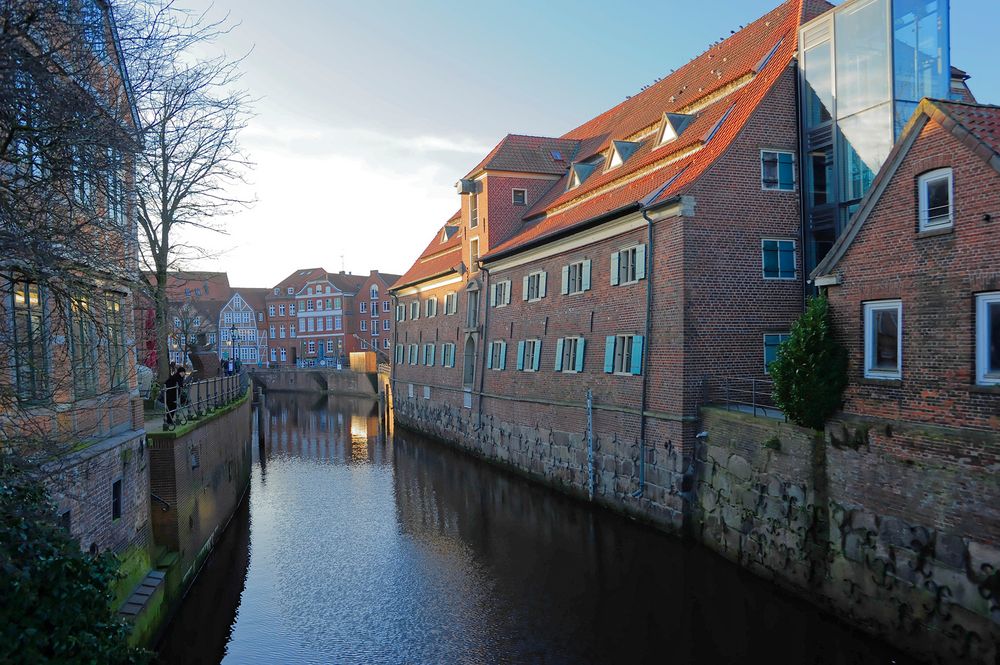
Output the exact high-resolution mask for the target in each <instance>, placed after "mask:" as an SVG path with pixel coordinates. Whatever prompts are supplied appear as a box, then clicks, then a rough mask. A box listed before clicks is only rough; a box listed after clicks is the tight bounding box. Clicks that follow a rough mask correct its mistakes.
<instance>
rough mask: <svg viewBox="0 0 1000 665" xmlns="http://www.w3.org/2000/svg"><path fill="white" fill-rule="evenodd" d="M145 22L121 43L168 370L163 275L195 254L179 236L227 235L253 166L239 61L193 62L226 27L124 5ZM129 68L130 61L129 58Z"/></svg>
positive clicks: (145, 246)
mask: <svg viewBox="0 0 1000 665" xmlns="http://www.w3.org/2000/svg"><path fill="white" fill-rule="evenodd" d="M129 11H130V14H131V15H133V16H137V17H143V18H142V20H132V21H131V22H130V24H131V25H136V26H139V27H140V28H143V29H144V31H142V32H137V33H136V34H134V35H132V36H130V37H128V38H126V39H125V40H124V42H125V44H126V47H125V50H126V54H127V55H128V54H129V45H130V44H134V46H135V51H134V53H135V54H136V56H137V59H138V60H139V61H140V63H139V64H137V65H136V67H134V68H133V71H138V74H137V77H138V78H139V79H140V81H139V82H138V83H136V84H134V85H135V86H136V88H137V96H138V105H139V116H140V123H141V129H142V136H143V152H142V154H141V156H140V159H139V165H138V169H137V171H138V173H137V190H138V215H137V217H138V223H139V228H140V236H141V238H142V241H143V242H142V243H141V256H142V259H143V261H144V262H145V263H146V269H147V270H148V271H149V272H150V273H152V274H153V276H154V279H153V283H152V284H151V285H150V287H151V288H150V293H149V296H150V299H151V300H152V302H153V303H154V309H155V312H156V337H157V365H158V367H157V370H158V374H159V376H160V378H161V380H162V379H164V378H165V377H166V374H167V371H168V364H169V363H168V360H167V357H168V353H167V351H168V349H167V338H168V335H169V332H170V326H169V318H170V317H169V303H168V297H167V288H166V287H167V273H168V272H169V271H170V270H172V269H174V268H176V267H177V265H178V262H179V261H182V260H185V259H190V258H192V257H195V256H200V255H203V251H202V250H201V249H200V248H198V247H195V246H193V245H191V244H190V243H187V242H185V241H184V237H183V236H184V232H185V231H186V230H194V229H208V230H211V231H216V232H223V233H224V232H225V229H224V227H223V226H222V224H221V218H223V217H225V216H226V215H229V214H231V213H232V212H234V211H235V210H237V209H239V208H240V207H243V206H247V205H249V204H250V203H251V200H249V199H247V198H244V197H242V196H240V195H239V194H236V193H234V188H235V187H237V186H238V185H239V184H240V183H242V182H244V178H245V175H246V174H247V172H248V170H249V168H250V167H251V166H252V165H251V163H250V161H249V160H248V158H247V156H246V155H245V153H244V152H243V150H242V148H241V146H240V143H239V133H240V130H242V129H243V128H244V127H245V126H246V124H247V121H248V120H249V118H250V114H251V107H252V101H253V100H252V99H251V97H250V96H249V94H248V93H247V92H246V91H245V90H243V89H241V88H240V87H239V83H240V77H241V73H240V66H241V64H242V62H243V59H242V58H237V59H229V58H227V57H226V56H219V57H216V58H211V59H207V60H197V59H195V58H194V57H193V56H192V55H191V53H190V51H191V49H192V47H195V46H197V47H199V48H203V47H205V46H206V45H211V44H212V43H213V42H214V41H215V40H216V39H218V38H219V37H220V36H222V35H223V34H225V33H226V32H228V30H229V28H228V27H227V21H226V20H225V19H224V20H223V21H220V22H211V21H209V20H208V19H207V18H206V17H205V15H204V14H200V15H199V14H191V13H188V12H184V11H182V10H179V9H177V8H176V7H175V6H174V5H173V3H172V2H161V3H155V2H152V1H151V0H146V1H143V2H136V3H135V4H133V5H131V6H130V10H129ZM129 62H131V59H130V58H129Z"/></svg>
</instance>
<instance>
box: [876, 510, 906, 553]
mask: <svg viewBox="0 0 1000 665" xmlns="http://www.w3.org/2000/svg"><path fill="white" fill-rule="evenodd" d="M878 537H879V540H880V541H881V542H882V543H883V544H885V545H891V546H893V547H906V548H909V547H910V527H909V525H907V524H906V522H904V521H903V520H901V519H899V518H897V517H883V518H882V521H881V523H880V524H879V530H878Z"/></svg>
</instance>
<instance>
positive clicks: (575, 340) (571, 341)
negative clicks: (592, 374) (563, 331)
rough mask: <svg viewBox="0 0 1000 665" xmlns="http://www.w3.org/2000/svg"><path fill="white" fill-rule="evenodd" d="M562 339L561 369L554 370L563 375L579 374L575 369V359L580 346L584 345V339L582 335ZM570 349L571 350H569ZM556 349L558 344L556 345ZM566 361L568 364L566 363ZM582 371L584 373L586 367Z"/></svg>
mask: <svg viewBox="0 0 1000 665" xmlns="http://www.w3.org/2000/svg"><path fill="white" fill-rule="evenodd" d="M561 339H562V366H561V369H559V370H556V371H559V372H563V373H565V374H579V373H580V372H578V371H577V369H576V359H577V357H578V356H579V354H580V346H581V345H582V344H584V343H585V342H584V341H583V340H584V338H583V336H582V335H573V336H570V337H563V338H561ZM570 347H572V350H570ZM557 348H558V343H557ZM567 361H568V362H567ZM582 371H586V367H584V368H583V370H582Z"/></svg>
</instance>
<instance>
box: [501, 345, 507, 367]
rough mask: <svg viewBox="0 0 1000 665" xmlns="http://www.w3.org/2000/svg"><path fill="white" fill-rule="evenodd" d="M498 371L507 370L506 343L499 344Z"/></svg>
mask: <svg viewBox="0 0 1000 665" xmlns="http://www.w3.org/2000/svg"><path fill="white" fill-rule="evenodd" d="M500 369H507V342H500Z"/></svg>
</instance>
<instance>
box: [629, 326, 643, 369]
mask: <svg viewBox="0 0 1000 665" xmlns="http://www.w3.org/2000/svg"><path fill="white" fill-rule="evenodd" d="M645 341H646V339H645V338H644V337H643V336H642V335H635V336H634V337H633V338H632V367H631V368H630V369H631V371H632V373H633V374H642V352H643V350H644V349H643V346H644V344H645Z"/></svg>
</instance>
